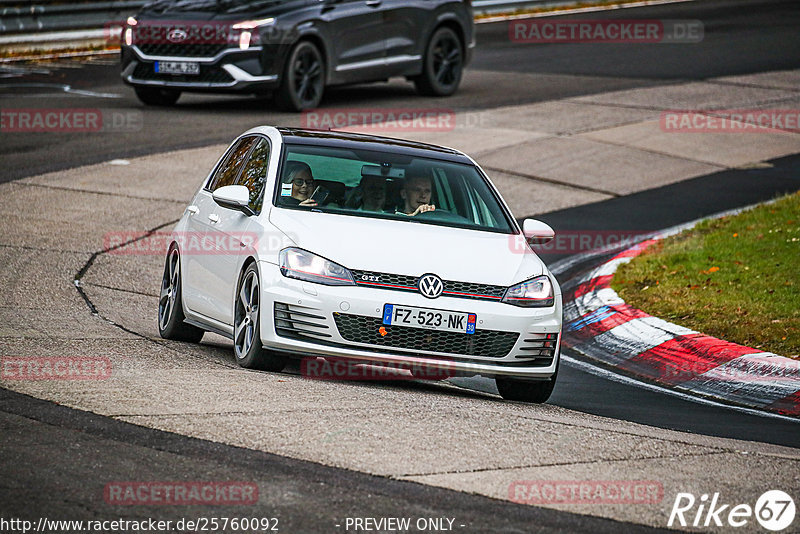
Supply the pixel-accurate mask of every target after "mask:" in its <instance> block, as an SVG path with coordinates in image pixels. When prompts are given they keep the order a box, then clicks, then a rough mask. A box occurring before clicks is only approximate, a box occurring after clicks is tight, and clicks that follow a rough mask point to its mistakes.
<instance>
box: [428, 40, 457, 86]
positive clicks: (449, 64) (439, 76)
mask: <svg viewBox="0 0 800 534" xmlns="http://www.w3.org/2000/svg"><path fill="white" fill-rule="evenodd" d="M460 66H461V50H460V47H459V45H458V43H457V42H456V41H455V40H454V39H453V38H452V36H449V35H447V36H444V37H442V38H440V39H439V40H438V41H437V42H436V46H435V47H434V49H433V72H434V74H435V77H436V81H438V82H439V83H440V84H442V85H445V86H449V85H453V84H454V83H455V82H456V80H457V78H458V69H459V68H460Z"/></svg>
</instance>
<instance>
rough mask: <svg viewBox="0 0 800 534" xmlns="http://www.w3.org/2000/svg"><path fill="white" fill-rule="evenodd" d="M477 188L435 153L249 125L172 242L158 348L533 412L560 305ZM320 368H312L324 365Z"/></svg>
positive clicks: (551, 359) (529, 223)
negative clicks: (422, 377) (401, 385)
mask: <svg viewBox="0 0 800 534" xmlns="http://www.w3.org/2000/svg"><path fill="white" fill-rule="evenodd" d="M552 237H553V230H552V229H551V228H550V227H549V226H547V225H546V224H544V223H542V222H539V221H536V220H532V219H526V220H525V221H523V223H522V227H520V226H519V224H518V223H517V222H516V221H515V220H514V218H513V217H512V215H511V212H510V210H509V209H508V207H507V206H506V204H505V203H504V201H503V199H502V198H501V196H500V194H499V193H498V192H497V190H496V189H495V187H494V186H493V185H492V183H491V182H490V180H489V178H488V177H487V175H486V174H485V173H484V172H483V171H482V170H481V168H480V167H479V166H478V165H477V164H476V163H475V162H474V161H473V160H472V159H471V158H469V157H468V156H466V155H464V154H463V153H461V152H458V151H456V150H452V149H449V148H443V147H439V146H434V145H427V144H421V143H416V142H410V141H404V140H398V139H388V138H383V137H375V136H366V135H358V134H349V133H339V132H323V131H312V130H299V129H288V128H273V127H267V126H263V127H258V128H254V129H252V130H250V131H248V132H246V133H244V134H243V135H241V136H240V137H239V138H237V139H236V140H235V141H234V142H233V144H231V146H230V148H228V150H227V151H226V153H225V154H224V155H223V156H222V158H220V160H219V161H218V162H217V164H216V165H215V166H214V169H213V170H212V171H211V173H210V174H209V175H208V177H207V178H206V180H205V181H204V182H203V185H202V187H201V188H200V190H199V191H198V192H197V194H196V195H195V197H194V199H193V200H192V203H191V205H189V206H188V207H187V208H186V211H185V212H184V214H183V216H182V217H181V219H180V221H179V222H178V224H177V226H176V228H175V230H174V232H173V233H172V239H171V241H172V243H171V245H170V246H169V250H168V252H167V259H166V266H165V268H164V278H163V282H162V286H161V296H160V299H159V307H158V326H159V331H160V333H161V336H162V337H164V338H167V339H173V340H181V341H190V342H199V341H200V339H201V338H202V336H203V334H204V333H205V332H215V333H218V334H221V335H223V336H226V337H228V338H231V339H232V340H233V343H234V352H235V356H236V360H237V362H238V363H239V364H240V365H242V366H243V367H247V368H255V369H264V370H270V371H280V370H282V369H283V368H284V366H285V365H286V363H287V361H288V359H289V358H292V357H294V358H308V357H312V358H313V357H321V358H328V359H331V358H334V359H345V360H349V361H350V362H360V363H366V364H371V365H384V366H393V367H397V368H402V369H408V370H410V371H411V373H412V374H415V373H417V374H415V376H418V374H419V369H436V370H441V371H442V372H445V373H447V374H448V376H454V375H458V376H474V375H482V376H486V377H490V378H494V379H495V380H496V382H497V387H498V390H499V392H500V394H501V395H502V396H503V397H504V398H506V399H511V400H520V401H527V402H545V401H546V400H547V399H548V398H549V396H550V393H551V392H552V390H553V386H554V384H555V381H556V376H557V374H558V365H559V346H560V337H561V323H562V304H561V290H560V288H559V286H558V284H557V282H556V280H555V278H554V277H553V275H552V274H551V273H550V272H549V271H548V270H547V268H546V266H545V265H544V263H543V262H542V261H541V260H540V259H539V258H538V257H537V256H536V254H535V253H534V252H533V251H532V250H531V248H530V247H529V242H532V241H539V242H542V241H546V240H548V239H552ZM323 361H324V360H323Z"/></svg>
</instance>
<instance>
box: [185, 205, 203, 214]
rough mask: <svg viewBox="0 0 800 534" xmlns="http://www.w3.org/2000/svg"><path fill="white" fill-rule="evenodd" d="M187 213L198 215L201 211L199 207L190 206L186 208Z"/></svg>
mask: <svg viewBox="0 0 800 534" xmlns="http://www.w3.org/2000/svg"><path fill="white" fill-rule="evenodd" d="M186 211H188V212H189V215H197V212H198V211H200V208H198V207H197V206H189V207H188V208H186Z"/></svg>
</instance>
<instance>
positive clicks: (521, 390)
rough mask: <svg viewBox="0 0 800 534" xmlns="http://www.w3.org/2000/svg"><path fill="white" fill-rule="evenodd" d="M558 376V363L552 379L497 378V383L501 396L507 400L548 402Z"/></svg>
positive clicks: (536, 402)
mask: <svg viewBox="0 0 800 534" xmlns="http://www.w3.org/2000/svg"><path fill="white" fill-rule="evenodd" d="M559 363H560V362H559ZM557 377H558V365H556V372H555V373H553V376H552V377H550V380H541V381H536V382H534V381H532V380H527V381H526V380H515V379H513V378H496V379H495V382H496V383H497V391H499V392H500V396H501V397H503V398H504V399H506V400H512V401H520V402H530V403H535V404H542V403H545V402H547V399H549V398H550V395H551V394H552V393H553V388H554V387H555V386H556V378H557Z"/></svg>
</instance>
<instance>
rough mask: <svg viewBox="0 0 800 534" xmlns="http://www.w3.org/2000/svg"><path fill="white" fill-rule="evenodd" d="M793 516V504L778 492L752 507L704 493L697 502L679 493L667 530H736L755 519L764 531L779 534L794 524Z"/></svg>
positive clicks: (783, 494)
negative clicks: (717, 528)
mask: <svg viewBox="0 0 800 534" xmlns="http://www.w3.org/2000/svg"><path fill="white" fill-rule="evenodd" d="M794 516H795V506H794V500H792V498H791V497H790V496H789V495H788V494H787V493H785V492H783V491H780V490H770V491H766V492H764V493H763V494H762V495H761V496H760V497H759V498H758V500H757V501H756V504H755V506H754V507H753V506H750V505H749V504H746V503H743V504H737V505H731V504H724V503H723V502H721V501H720V496H719V493H714V494H713V495H711V496H709V495H708V494H705V493H704V494H703V495H701V496H700V498H699V499H697V498H695V496H694V495H693V494H691V493H678V495H676V496H675V503H674V504H673V505H672V512H671V513H670V514H669V522H667V526H668V527H672V526H673V525H674V526H676V527H677V526H681V527H684V528H686V527H689V528H691V527H696V528H697V527H699V528H708V527H732V528H739V527H743V526H746V525H748V524H750V523H751V521H752V519H753V517H755V519H756V521H758V523H759V524H760V525H761V526H762V527H763V528H765V529H767V530H771V531H773V532H780V531H782V530H785V529H786V528H788V527H789V526H790V525H791V524H792V523H793V522H794Z"/></svg>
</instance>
